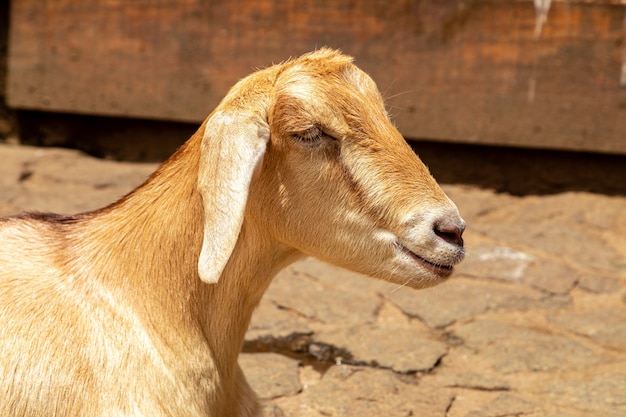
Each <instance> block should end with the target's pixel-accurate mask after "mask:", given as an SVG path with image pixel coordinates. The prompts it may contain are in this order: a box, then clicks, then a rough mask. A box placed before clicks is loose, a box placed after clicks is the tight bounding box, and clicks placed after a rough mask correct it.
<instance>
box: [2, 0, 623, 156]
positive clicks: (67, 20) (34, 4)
mask: <svg viewBox="0 0 626 417" xmlns="http://www.w3.org/2000/svg"><path fill="white" fill-rule="evenodd" d="M622 3H623V2H621V1H604V2H598V1H595V2H593V1H592V2H558V1H552V3H551V7H550V9H549V11H548V13H547V20H546V22H545V23H544V24H543V25H542V26H541V27H540V30H539V29H538V28H539V26H538V25H537V22H538V20H537V14H536V10H535V7H534V2H533V1H530V0H475V1H471V2H468V1H463V0H449V1H445V2H441V1H437V0H422V1H420V0H396V1H393V2H389V1H388V0H308V1H296V0H282V1H274V0H237V1H228V2H225V1H224V2H222V1H215V0H214V1H204V2H201V1H197V0H159V1H158V2H157V1H151V0H126V1H123V0H106V1H102V0H13V2H12V4H11V30H10V45H9V63H8V66H9V77H8V83H7V90H8V91H7V95H8V101H9V104H10V105H11V106H13V107H16V108H28V109H39V110H51V111H62V112H78V113H87V114H100V115H113V116H125V117H141V118H158V119H167V120H179V121H191V122H197V121H200V120H201V119H203V118H204V117H205V116H206V115H207V114H208V113H209V112H210V111H211V109H212V108H213V107H214V106H215V105H216V104H217V102H218V101H219V100H220V99H221V97H223V95H224V94H225V92H226V91H227V90H228V88H229V87H230V86H231V85H232V84H234V82H236V81H237V80H238V79H239V78H241V77H243V76H245V75H246V74H248V73H250V72H251V71H253V70H254V69H255V68H258V67H262V66H266V65H270V64H272V63H273V62H279V61H282V60H284V59H285V58H287V57H289V56H297V55H299V54H301V53H303V52H306V51H308V50H312V49H314V48H316V47H319V46H322V45H329V46H332V47H338V48H341V49H342V50H344V51H345V52H347V53H349V54H352V55H354V56H355V57H356V58H357V64H358V65H359V66H361V67H362V68H363V69H365V70H366V71H368V72H369V73H370V74H371V75H372V76H373V78H374V79H375V80H376V81H377V83H378V85H379V87H380V88H381V90H382V91H383V92H384V94H385V95H386V96H387V97H388V98H389V100H388V103H389V106H390V110H391V113H392V114H393V115H394V116H395V120H396V122H397V124H398V126H399V128H400V130H401V131H402V132H403V134H405V136H407V137H411V138H427V139H434V140H444V141H457V142H459V141H460V142H469V143H481V144H504V145H513V146H530V147H541V148H546V147H547V148H560V149H572V150H590V151H601V152H616V153H625V154H626V138H625V137H624V136H625V135H624V132H626V86H624V85H623V84H626V78H625V79H623V80H621V78H620V77H621V76H622V75H621V74H622V71H623V70H624V71H626V64H625V61H626V42H625V39H624V38H625V36H624V35H625V30H626V29H625V23H624V17H625V7H624V5H623V4H622ZM625 77H626V76H625ZM620 81H622V84H620Z"/></svg>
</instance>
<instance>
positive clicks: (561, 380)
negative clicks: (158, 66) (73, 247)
mask: <svg viewBox="0 0 626 417" xmlns="http://www.w3.org/2000/svg"><path fill="white" fill-rule="evenodd" d="M0 158H1V159H2V161H3V164H2V167H0V169H1V170H2V175H0V214H3V215H5V214H12V213H18V212H20V211H23V210H39V211H53V212H59V213H75V212H80V211H85V210H90V209H95V208H98V207H102V206H104V205H106V204H108V203H110V202H112V201H114V200H115V199H117V198H119V197H121V196H122V195H123V194H124V193H126V192H128V191H129V190H131V189H132V188H134V187H135V186H137V185H139V184H140V183H141V182H142V181H143V180H144V179H145V178H146V177H147V175H149V174H150V173H151V172H152V171H153V170H154V169H155V168H156V165H155V164H133V163H121V162H112V161H103V160H98V159H93V158H90V157H87V156H84V155H82V154H80V153H78V152H75V151H67V150H58V149H36V148H28V147H11V146H4V145H3V146H0ZM444 188H445V190H446V191H447V192H448V194H449V195H450V197H451V198H452V199H453V200H454V201H455V202H456V203H457V205H458V206H459V208H460V210H461V213H462V214H463V216H464V217H465V219H466V220H467V223H468V230H467V232H466V242H467V245H468V255H467V258H466V260H465V261H464V262H463V263H462V264H461V265H460V267H459V268H458V269H457V271H456V273H455V274H454V275H453V277H452V278H451V279H450V280H449V281H448V282H446V283H445V284H443V285H440V286H438V287H435V288H431V289H428V290H422V291H414V290H411V289H408V288H404V287H399V286H397V285H392V284H387V283H384V282H381V281H377V280H374V279H370V278H367V277H364V276H361V275H358V274H355V273H352V272H349V271H345V270H341V269H338V268H335V267H332V266H329V265H326V264H323V263H321V262H318V261H316V260H313V259H305V260H303V261H301V262H298V263H296V264H294V265H292V266H290V267H288V268H287V269H285V270H284V271H282V272H281V273H280V274H279V275H278V276H277V277H276V278H275V280H274V282H273V283H272V285H271V286H270V288H269V290H268V291H267V293H266V295H265V296H264V298H263V300H262V302H261V304H260V306H259V308H258V309H257V311H256V312H255V315H254V317H253V320H252V323H251V325H250V328H249V330H248V333H247V335H246V341H245V345H244V351H243V353H242V355H241V358H240V363H241V365H242V367H243V369H244V372H245V373H246V375H247V377H248V380H249V382H250V383H251V385H252V386H253V388H254V389H255V390H256V392H257V393H258V395H259V397H260V398H261V400H262V402H263V404H264V407H265V414H266V415H267V416H269V417H288V416H301V417H308V416H310V417H321V416H386V417H387V416H388V417H394V416H426V417H463V416H467V417H470V416H471V417H504V416H532V417H540V416H541V417H557V416H559V417H583V416H603V417H618V416H625V415H626V217H625V215H624V213H625V212H626V198H625V197H623V196H607V195H601V194H592V193H583V192H567V193H562V194H553V195H543V196H535V195H530V196H524V197H516V196H511V195H508V194H503V193H496V192H493V191H491V190H485V189H480V188H476V187H471V186H464V185H444Z"/></svg>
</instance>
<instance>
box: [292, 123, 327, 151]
mask: <svg viewBox="0 0 626 417" xmlns="http://www.w3.org/2000/svg"><path fill="white" fill-rule="evenodd" d="M292 137H293V139H294V140H295V141H297V142H300V143H303V144H306V145H312V146H316V145H319V144H321V143H322V141H323V140H324V139H332V137H331V136H329V135H327V134H325V133H324V131H323V130H322V129H320V128H318V127H313V128H311V129H308V130H305V131H304V132H299V133H294V134H293V135H292Z"/></svg>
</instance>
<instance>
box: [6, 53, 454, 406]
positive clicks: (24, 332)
mask: <svg viewBox="0 0 626 417" xmlns="http://www.w3.org/2000/svg"><path fill="white" fill-rule="evenodd" d="M464 228H465V223H464V221H463V219H462V218H461V217H460V215H459V212H458V209H457V208H456V206H455V205H454V203H452V201H451V200H450V199H449V198H448V197H447V196H446V195H445V193H444V192H443V191H442V190H441V188H440V187H439V186H438V185H437V183H436V181H435V180H434V179H433V177H432V176H431V175H430V173H429V172H428V169H427V168H426V167H425V166H424V165H423V164H422V162H421V161H420V160H419V158H418V157H417V156H416V155H415V153H414V152H413V151H412V150H411V148H410V147H409V146H408V144H407V143H406V142H405V141H404V139H403V137H402V136H401V134H400V133H399V132H398V131H397V129H396V128H395V127H394V126H393V124H392V123H391V122H390V120H389V118H388V115H387V112H386V110H385V106H384V103H383V100H382V97H381V95H380V93H379V92H378V89H377V87H376V85H375V83H374V82H373V81H372V79H371V78H370V77H369V76H367V75H366V74H365V73H364V72H362V71H361V70H360V69H358V68H357V67H356V66H355V65H354V64H353V63H352V58H351V57H349V56H346V55H344V54H342V53H341V52H339V51H336V50H332V49H328V48H324V49H320V50H317V51H314V52H311V53H309V54H306V55H303V56H301V57H300V58H296V59H292V60H290V61H287V62H284V63H282V64H278V65H274V66H271V67H268V68H265V69H262V70H259V71H258V72H255V73H253V74H252V75H250V76H248V77H246V78H244V79H242V80H241V81H239V82H238V83H237V84H236V85H235V86H234V87H233V88H232V89H231V90H230V91H229V92H228V94H227V95H226V96H225V98H224V99H223V100H222V102H221V103H220V104H219V105H218V106H217V108H216V109H215V110H214V111H213V112H212V113H211V114H210V115H209V117H208V118H207V119H206V120H205V121H204V123H203V124H202V125H201V126H200V128H199V129H198V131H197V132H196V133H195V134H194V135H193V136H192V137H191V138H190V139H189V140H188V141H187V142H186V143H185V144H184V145H183V146H182V147H181V148H180V149H179V150H178V151H177V152H176V153H175V154H174V155H173V156H172V157H171V158H169V159H168V160H167V161H166V162H164V163H163V164H162V165H161V167H160V168H159V169H158V170H157V171H156V172H155V173H154V174H153V175H151V176H150V178H148V179H147V180H146V182H145V183H144V184H143V185H141V186H140V187H138V188H137V189H135V190H134V191H132V192H131V193H129V194H128V195H126V196H125V197H123V198H122V199H121V200H119V201H117V202H115V203H113V204H112V205H110V206H108V207H105V208H102V209H99V210H96V211H93V212H88V213H83V214H77V215H72V216H59V215H53V214H42V213H31V214H22V215H17V216H14V217H6V218H3V219H0V245H1V247H2V250H1V251H0V352H1V354H0V415H2V416H37V417H41V416H82V417H85V416H213V417H217V416H238V417H244V416H245V417H247V416H252V415H257V414H258V413H259V406H258V404H257V400H256V397H255V395H254V393H253V391H252V390H251V388H250V387H249V385H248V384H247V383H246V381H245V378H244V376H243V373H242V371H241V369H240V368H239V366H238V364H237V357H238V354H239V351H240V350H241V347H242V344H243V339H244V334H245V332H246V329H247V326H248V324H249V321H250V317H251V315H252V312H253V310H254V308H255V307H256V306H257V304H258V303H259V301H260V299H261V296H262V295H263V293H264V291H265V290H266V288H267V287H268V285H269V283H270V281H271V279H272V277H273V276H274V275H275V274H276V273H277V272H278V271H279V270H280V269H282V268H283V267H285V266H286V265H288V264H289V263H291V262H293V261H295V260H297V259H298V258H300V257H302V256H305V255H309V256H315V257H317V258H319V259H321V260H323V261H327V262H330V263H332V264H335V265H339V266H341V267H345V268H349V269H351V270H354V271H357V272H360V273H364V274H368V275H371V276H374V277H378V278H381V279H384V280H388V281H391V282H395V283H398V284H401V285H408V286H410V287H413V288H423V287H427V286H431V285H435V284H437V283H439V282H442V281H444V280H445V279H446V278H447V277H448V276H449V275H450V274H451V273H452V269H453V266H454V265H455V264H456V263H458V262H460V261H461V259H462V258H463V254H464V245H463V239H462V233H463V230H464Z"/></svg>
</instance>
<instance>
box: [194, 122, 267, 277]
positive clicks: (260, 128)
mask: <svg viewBox="0 0 626 417" xmlns="http://www.w3.org/2000/svg"><path fill="white" fill-rule="evenodd" d="M269 137H270V130H269V126H268V125H267V122H266V121H265V120H264V119H263V118H262V117H261V116H260V115H258V114H255V113H253V112H249V111H243V110H233V111H224V110H218V111H216V112H215V113H213V114H212V115H211V116H210V117H209V119H208V120H207V123H206V126H205V129H204V136H203V139H202V146H201V153H200V170H199V173H198V190H199V191H200V194H201V196H202V203H203V207H204V240H203V242H202V251H201V252H200V258H199V260H198V273H199V274H200V279H202V281H204V282H207V283H213V284H214V283H217V281H218V280H219V278H220V275H222V271H223V270H224V267H225V266H226V263H227V262H228V259H229V258H230V256H231V254H232V251H233V249H234V248H235V244H236V243H237V239H238V237H239V232H240V230H241V225H242V224H243V216H244V211H245V209H246V203H247V200H248V188H249V186H250V181H251V180H252V174H253V173H254V171H255V169H256V168H257V166H258V165H260V164H261V163H262V159H263V155H264V153H265V149H266V147H267V142H268V141H269Z"/></svg>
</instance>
